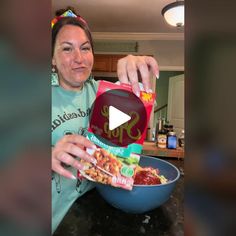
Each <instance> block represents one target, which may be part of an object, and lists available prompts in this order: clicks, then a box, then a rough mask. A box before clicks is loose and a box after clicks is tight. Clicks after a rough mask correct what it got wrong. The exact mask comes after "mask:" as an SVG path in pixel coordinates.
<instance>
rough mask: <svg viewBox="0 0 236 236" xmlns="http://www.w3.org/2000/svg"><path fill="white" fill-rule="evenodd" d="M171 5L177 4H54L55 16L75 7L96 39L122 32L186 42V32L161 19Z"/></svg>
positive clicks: (153, 0) (69, 0)
mask: <svg viewBox="0 0 236 236" xmlns="http://www.w3.org/2000/svg"><path fill="white" fill-rule="evenodd" d="M171 2H174V0H145V1H143V0H77V1H75V0H74V1H73V0H52V15H53V16H54V15H55V11H56V10H58V9H61V8H66V7H67V6H72V7H74V8H75V9H76V10H77V13H79V14H80V15H81V16H82V17H84V18H85V19H86V21H87V22H88V24H89V26H90V29H91V31H92V32H93V33H95V32H96V33H95V35H96V36H98V35H100V34H101V32H103V33H108V32H109V35H113V34H116V35H117V33H118V32H119V33H123V35H125V34H127V33H131V34H137V35H142V37H145V35H146V36H147V37H150V35H152V36H155V37H156V38H157V39H158V37H162V39H164V38H165V37H167V39H170V38H171V39H173V38H176V39H177V40H178V39H180V40H183V37H184V36H183V33H184V29H183V28H175V27H172V26H169V25H168V24H167V23H166V22H165V20H164V18H163V16H162V15H161V10H162V8H163V7H164V6H166V5H167V4H169V3H171ZM103 35H104V34H103ZM105 35H106V34H105ZM121 35H122V34H121ZM137 35H136V36H137ZM163 37H164V38H163Z"/></svg>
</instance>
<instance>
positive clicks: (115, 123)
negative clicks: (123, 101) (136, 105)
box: [109, 106, 131, 130]
mask: <svg viewBox="0 0 236 236" xmlns="http://www.w3.org/2000/svg"><path fill="white" fill-rule="evenodd" d="M130 119H131V117H130V116H129V115H127V114H125V113H124V112H122V111H120V110H118V109H116V108H115V107H113V106H109V130H113V129H115V128H117V127H119V126H121V125H123V124H124V123H126V122H127V121H129V120H130Z"/></svg>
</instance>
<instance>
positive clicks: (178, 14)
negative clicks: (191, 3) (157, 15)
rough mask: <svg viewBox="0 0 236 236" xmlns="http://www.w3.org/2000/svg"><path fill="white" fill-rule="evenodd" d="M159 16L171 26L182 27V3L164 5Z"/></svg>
mask: <svg viewBox="0 0 236 236" xmlns="http://www.w3.org/2000/svg"><path fill="white" fill-rule="evenodd" d="M161 14H162V15H163V16H164V18H165V20H166V22H167V23H168V24H170V25H172V26H176V27H182V26H184V1H176V2H172V3H170V4H168V5H166V6H165V7H164V8H163V9H162V11H161Z"/></svg>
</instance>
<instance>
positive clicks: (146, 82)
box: [137, 58, 152, 93]
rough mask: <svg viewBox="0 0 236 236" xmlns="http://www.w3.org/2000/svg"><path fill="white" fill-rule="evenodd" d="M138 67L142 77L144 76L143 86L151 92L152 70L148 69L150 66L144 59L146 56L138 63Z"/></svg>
mask: <svg viewBox="0 0 236 236" xmlns="http://www.w3.org/2000/svg"><path fill="white" fill-rule="evenodd" d="M137 68H138V70H139V72H140V75H141V78H142V83H143V88H144V90H145V91H146V92H147V93H149V92H152V91H151V81H150V72H149V70H148V66H147V64H146V63H145V61H144V58H142V59H141V60H140V61H139V62H138V63H137Z"/></svg>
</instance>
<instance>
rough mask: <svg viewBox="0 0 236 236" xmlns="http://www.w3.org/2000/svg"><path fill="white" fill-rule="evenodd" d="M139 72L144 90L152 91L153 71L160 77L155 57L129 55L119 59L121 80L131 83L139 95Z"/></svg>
mask: <svg viewBox="0 0 236 236" xmlns="http://www.w3.org/2000/svg"><path fill="white" fill-rule="evenodd" d="M138 72H139V73H140V75H141V78H142V84H143V87H144V90H145V91H146V92H148V93H149V92H152V90H151V81H150V78H151V73H152V74H153V75H154V76H155V77H157V78H159V68H158V64H157V61H156V60H155V59H154V57H151V56H133V55H128V56H126V57H124V58H121V59H120V60H119V61H118V64H117V75H118V78H119V81H120V82H121V83H126V84H131V86H132V90H133V92H134V93H135V94H136V95H137V96H138V97H139V94H140V88H139V84H138V82H139V81H138Z"/></svg>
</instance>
